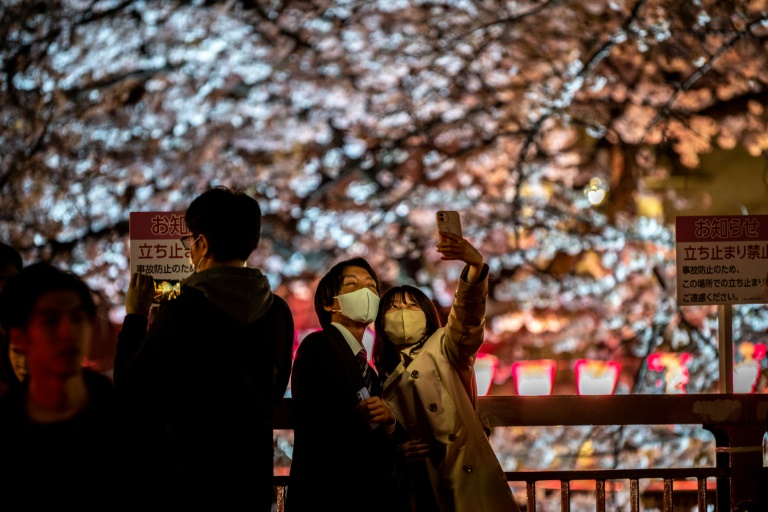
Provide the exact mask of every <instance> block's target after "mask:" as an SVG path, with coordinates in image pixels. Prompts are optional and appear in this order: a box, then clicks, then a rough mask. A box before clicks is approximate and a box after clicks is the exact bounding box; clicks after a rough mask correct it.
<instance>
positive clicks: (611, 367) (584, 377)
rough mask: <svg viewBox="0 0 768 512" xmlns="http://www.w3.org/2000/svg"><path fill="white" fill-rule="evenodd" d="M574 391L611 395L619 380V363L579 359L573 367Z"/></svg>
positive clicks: (583, 393) (584, 393)
mask: <svg viewBox="0 0 768 512" xmlns="http://www.w3.org/2000/svg"><path fill="white" fill-rule="evenodd" d="M573 369H574V372H575V373H576V391H577V392H578V393H579V394H580V395H612V394H613V390H614V389H616V381H618V380H619V372H620V371H621V363H619V362H618V361H595V360H592V359H579V360H577V361H576V364H575V365H574V367H573Z"/></svg>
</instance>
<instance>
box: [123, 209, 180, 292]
mask: <svg viewBox="0 0 768 512" xmlns="http://www.w3.org/2000/svg"><path fill="white" fill-rule="evenodd" d="M129 234H130V239H131V275H133V273H134V272H140V273H142V274H149V275H151V276H152V277H154V278H155V280H160V281H178V280H180V279H184V278H185V277H187V276H189V275H190V274H191V273H192V265H190V263H189V251H188V250H187V249H185V248H184V246H183V245H181V240H180V238H181V237H182V236H185V235H188V234H189V231H188V230H187V224H186V223H185V222H184V212H131V215H130V219H129Z"/></svg>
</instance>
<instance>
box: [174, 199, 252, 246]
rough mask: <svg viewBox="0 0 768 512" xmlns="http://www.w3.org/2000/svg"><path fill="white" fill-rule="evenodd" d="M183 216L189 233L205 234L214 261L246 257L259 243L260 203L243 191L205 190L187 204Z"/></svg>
mask: <svg viewBox="0 0 768 512" xmlns="http://www.w3.org/2000/svg"><path fill="white" fill-rule="evenodd" d="M184 220H185V221H186V223H187V229H189V231H190V232H191V233H192V234H193V235H195V236H197V235H205V236H206V238H207V239H208V243H209V244H210V246H211V253H212V254H213V258H214V259H215V260H217V261H231V260H235V259H237V260H247V259H248V257H249V256H250V255H251V253H252V252H253V250H254V249H256V246H257V245H258V243H259V236H260V235H261V207H259V202H258V201H257V200H256V199H254V198H252V197H251V196H249V195H248V194H246V193H245V192H243V191H232V190H229V189H228V188H227V187H214V188H211V189H209V190H206V191H205V192H203V193H202V194H200V195H199V196H198V197H197V198H196V199H195V200H194V201H192V204H190V205H189V208H187V212H186V214H185V215H184Z"/></svg>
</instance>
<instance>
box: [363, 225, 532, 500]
mask: <svg viewBox="0 0 768 512" xmlns="http://www.w3.org/2000/svg"><path fill="white" fill-rule="evenodd" d="M440 239H441V241H440V242H439V243H438V244H437V251H438V252H439V253H440V254H441V255H442V259H443V260H459V261H463V262H465V263H466V266H465V267H464V269H463V271H462V273H461V278H460V280H459V286H458V289H457V291H456V294H455V297H454V301H453V305H452V306H451V311H450V314H449V316H448V321H447V324H446V325H445V327H441V326H440V320H439V318H438V314H437V310H436V308H435V306H434V304H432V302H431V300H430V299H429V297H427V295H426V294H425V293H424V292H422V291H421V290H419V289H418V288H416V287H413V286H396V287H394V288H391V289H389V290H388V291H387V292H386V293H385V294H384V295H383V296H382V297H381V299H380V303H379V312H378V315H377V317H376V323H375V326H376V340H375V343H374V346H373V360H374V364H375V365H376V368H377V369H378V370H379V372H380V374H381V376H382V378H383V379H385V381H384V385H383V390H382V398H383V399H384V402H385V403H386V404H387V405H388V406H389V408H390V409H391V411H392V412H393V413H394V415H395V418H396V420H397V424H398V426H399V428H398V431H397V432H396V434H397V433H398V432H399V433H400V434H401V435H402V434H403V433H404V434H405V435H404V436H403V437H402V438H401V441H402V443H401V444H400V446H399V451H400V453H401V454H402V460H403V461H404V464H402V467H401V474H403V475H404V479H405V480H406V481H407V484H408V488H409V489H410V491H409V493H410V501H411V504H412V510H415V511H418V512H423V511H441V512H448V511H474V510H482V511H483V512H494V511H499V512H501V511H504V512H508V511H518V510H519V508H518V506H517V503H516V502H515V499H514V497H513V496H512V492H511V490H510V488H509V484H508V482H507V479H506V475H505V474H504V471H502V469H501V466H500V464H499V462H498V459H497V458H496V455H495V454H494V452H493V449H492V448H491V445H490V443H489V442H488V437H487V433H486V431H485V429H484V428H483V424H482V422H481V421H480V418H479V416H478V402H477V384H476V382H475V372H474V369H473V365H474V362H475V358H476V356H477V352H478V350H479V349H480V346H481V345H482V343H483V330H484V328H485V302H486V296H487V294H488V266H487V265H486V264H485V263H484V261H483V256H482V255H481V254H480V253H479V252H478V251H477V249H475V248H474V247H473V246H472V244H470V243H469V242H468V241H467V240H465V239H464V238H462V237H461V236H459V235H456V234H454V233H449V232H443V231H441V232H440Z"/></svg>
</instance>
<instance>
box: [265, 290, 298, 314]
mask: <svg viewBox="0 0 768 512" xmlns="http://www.w3.org/2000/svg"><path fill="white" fill-rule="evenodd" d="M267 314H288V315H291V316H293V315H292V313H291V308H290V306H288V302H286V300H285V299H284V298H282V297H281V296H279V295H276V294H275V293H272V304H270V306H269V311H268V313H267Z"/></svg>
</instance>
